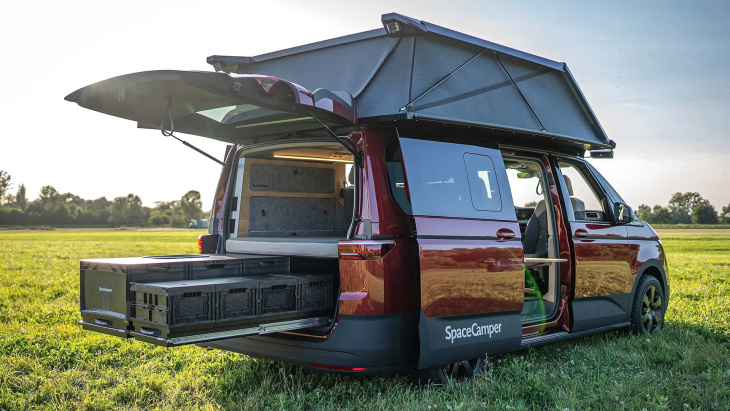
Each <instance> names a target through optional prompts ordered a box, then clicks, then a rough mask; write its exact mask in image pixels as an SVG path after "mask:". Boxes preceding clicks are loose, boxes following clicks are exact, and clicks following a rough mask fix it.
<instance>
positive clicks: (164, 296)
mask: <svg viewBox="0 0 730 411" xmlns="http://www.w3.org/2000/svg"><path fill="white" fill-rule="evenodd" d="M289 271H290V261H289V258H288V257H281V256H261V255H235V256H231V257H228V256H197V255H191V256H172V258H171V257H169V256H165V257H140V258H131V259H106V260H85V261H82V263H81V290H82V299H81V312H82V318H83V324H84V327H86V328H90V329H94V330H96V331H102V332H106V333H109V334H116V335H123V336H130V335H131V336H135V337H138V338H139V337H142V338H143V339H145V340H147V341H151V342H155V343H160V344H163V345H164V344H166V340H168V339H171V338H178V337H187V336H191V335H200V334H206V333H211V332H219V331H225V330H236V329H244V328H245V329H255V327H257V326H258V325H259V324H260V323H262V322H268V323H271V322H276V321H286V320H290V319H293V318H302V317H305V316H310V317H311V316H314V315H315V314H316V312H317V311H323V310H326V309H330V310H331V309H333V308H334V293H335V288H334V287H335V284H336V280H335V278H334V276H333V275H304V274H290V273H289ZM252 327H253V328H252Z"/></svg>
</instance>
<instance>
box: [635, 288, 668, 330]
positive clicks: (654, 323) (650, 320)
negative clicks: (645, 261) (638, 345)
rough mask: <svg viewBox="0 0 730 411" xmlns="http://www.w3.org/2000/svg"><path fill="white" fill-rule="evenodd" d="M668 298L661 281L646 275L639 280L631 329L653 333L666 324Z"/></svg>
mask: <svg viewBox="0 0 730 411" xmlns="http://www.w3.org/2000/svg"><path fill="white" fill-rule="evenodd" d="M665 311H666V300H665V298H664V291H663V290H662V285H661V284H660V283H659V281H658V280H657V279H656V278H654V277H652V276H650V275H646V276H644V277H642V278H641V280H639V285H638V287H637V288H636V295H635V297H634V304H633V306H632V308H631V331H633V332H634V333H637V334H652V333H654V332H656V331H658V330H660V329H661V328H662V326H663V325H664V313H665Z"/></svg>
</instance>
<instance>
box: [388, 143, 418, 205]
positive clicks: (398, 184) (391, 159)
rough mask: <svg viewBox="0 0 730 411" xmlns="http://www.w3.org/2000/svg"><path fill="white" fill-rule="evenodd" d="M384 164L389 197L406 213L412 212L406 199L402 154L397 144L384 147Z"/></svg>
mask: <svg viewBox="0 0 730 411" xmlns="http://www.w3.org/2000/svg"><path fill="white" fill-rule="evenodd" d="M385 165H386V167H387V169H388V186H389V189H390V195H391V197H393V200H395V202H396V203H397V204H398V205H399V206H400V208H401V209H403V211H405V212H406V214H412V211H411V202H410V201H408V195H407V194H406V183H405V178H403V155H402V154H401V151H400V147H399V146H398V144H395V143H391V144H389V145H388V147H387V148H386V149H385Z"/></svg>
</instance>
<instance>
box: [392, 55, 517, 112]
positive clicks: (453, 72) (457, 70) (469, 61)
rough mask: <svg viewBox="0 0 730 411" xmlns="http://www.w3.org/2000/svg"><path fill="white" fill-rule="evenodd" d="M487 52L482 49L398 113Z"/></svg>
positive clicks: (408, 107)
mask: <svg viewBox="0 0 730 411" xmlns="http://www.w3.org/2000/svg"><path fill="white" fill-rule="evenodd" d="M487 50H489V49H484V50H482V51H480V52H479V53H477V54H476V55H475V56H474V57H472V58H470V59H469V60H468V61H467V62H466V63H464V64H462V65H461V66H459V67H458V68H457V69H456V70H454V71H452V72H451V73H450V74H449V75H447V76H446V77H444V78H442V79H441V80H439V81H438V82H437V83H436V84H434V85H433V86H431V87H430V88H429V89H428V90H426V91H424V92H423V93H421V94H420V95H419V96H418V97H416V98H414V99H413V100H411V101H410V102H409V103H408V104H406V105H405V106H403V107H401V108H400V110H399V111H407V110H409V109H410V108H411V107H412V106H413V105H414V104H416V103H417V102H418V100H420V99H422V98H424V97H426V95H428V93H430V92H432V91H434V90H435V89H436V88H438V86H440V85H442V84H444V83H445V82H446V80H448V79H450V78H451V77H453V76H454V74H456V73H458V72H459V70H461V69H463V68H464V67H465V66H466V65H467V64H469V63H471V62H472V61H474V60H475V59H476V58H477V57H479V56H481V55H482V54H484V52H486V51H487ZM510 78H511V77H510Z"/></svg>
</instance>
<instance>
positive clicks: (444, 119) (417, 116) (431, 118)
mask: <svg viewBox="0 0 730 411" xmlns="http://www.w3.org/2000/svg"><path fill="white" fill-rule="evenodd" d="M384 117H387V116H384ZM381 119H382V117H381ZM401 119H403V117H401V118H399V119H398V120H401ZM405 119H408V120H415V121H419V120H420V121H435V122H441V123H451V124H456V125H462V126H465V127H477V128H491V129H494V130H501V131H511V132H514V133H520V134H529V135H534V136H540V137H548V138H554V139H557V140H562V141H566V142H568V143H578V144H588V145H590V147H591V149H601V148H612V147H611V144H610V143H608V144H607V143H598V142H595V141H585V140H580V139H577V138H575V137H571V136H566V135H564V134H557V133H550V132H547V131H546V132H540V131H537V130H528V129H524V128H519V127H506V126H501V125H496V124H488V123H479V122H465V121H463V120H459V119H454V118H448V117H438V116H429V115H424V114H418V113H405ZM393 120H396V118H393ZM360 122H361V123H365V122H367V119H363V118H361V119H360Z"/></svg>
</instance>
